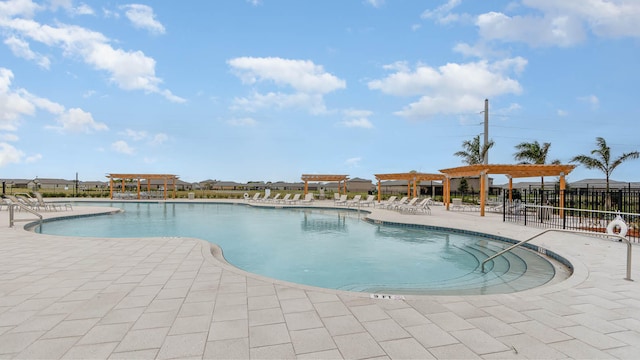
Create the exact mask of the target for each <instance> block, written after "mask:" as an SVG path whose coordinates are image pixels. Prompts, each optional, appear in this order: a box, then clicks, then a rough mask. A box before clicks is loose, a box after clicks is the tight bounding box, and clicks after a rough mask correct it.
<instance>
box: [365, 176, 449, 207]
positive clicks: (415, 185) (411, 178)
mask: <svg viewBox="0 0 640 360" xmlns="http://www.w3.org/2000/svg"><path fill="white" fill-rule="evenodd" d="M375 176H376V179H377V180H378V203H379V202H380V201H382V191H381V190H382V184H381V181H382V180H406V181H407V196H409V195H410V193H411V184H412V183H413V196H414V197H415V196H418V182H420V181H429V180H438V181H442V180H444V179H445V176H444V175H443V174H428V173H419V172H408V173H394V174H376V175H375Z"/></svg>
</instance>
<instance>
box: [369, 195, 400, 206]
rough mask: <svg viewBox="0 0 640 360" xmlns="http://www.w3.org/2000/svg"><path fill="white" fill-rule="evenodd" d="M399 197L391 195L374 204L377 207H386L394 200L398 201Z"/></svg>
mask: <svg viewBox="0 0 640 360" xmlns="http://www.w3.org/2000/svg"><path fill="white" fill-rule="evenodd" d="M397 198H398V197H397V196H395V195H394V196H391V197H390V198H389V199H387V200H386V201H381V202H379V203H377V204H374V205H375V206H376V207H379V208H386V207H387V206H388V205H389V204H391V203H393V202H394V201H396V199H397Z"/></svg>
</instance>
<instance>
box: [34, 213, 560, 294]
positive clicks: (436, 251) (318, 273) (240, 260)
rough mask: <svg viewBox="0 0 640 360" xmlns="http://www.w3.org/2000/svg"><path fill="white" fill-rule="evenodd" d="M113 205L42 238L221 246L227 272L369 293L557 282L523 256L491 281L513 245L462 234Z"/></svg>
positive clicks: (334, 217) (500, 288) (339, 217)
mask: <svg viewBox="0 0 640 360" xmlns="http://www.w3.org/2000/svg"><path fill="white" fill-rule="evenodd" d="M110 204H111V206H114V207H118V208H122V209H124V212H123V213H118V214H114V215H110V216H93V217H85V218H82V219H66V220H59V221H51V222H46V223H45V224H43V226H42V229H41V232H42V233H45V234H51V235H67V236H84V237H115V238H136V237H151V236H159V237H195V238H200V239H204V240H207V241H209V242H211V243H215V244H217V245H219V246H220V247H221V248H222V250H223V252H224V257H225V259H226V260H227V261H228V262H229V263H230V264H232V265H234V266H236V267H238V268H240V269H242V270H245V271H248V272H251V273H255V274H259V275H263V276H267V277H271V278H275V279H280V280H285V281H290V282H294V283H299V284H305V285H311V286H317V287H323V288H330V289H338V290H349V291H361V292H372V293H380V292H387V293H396V294H399V293H403V294H407V293H420V294H478V293H505V292H513V291H520V290H524V289H527V288H532V287H536V286H540V285H542V284H544V283H546V282H548V281H550V280H551V279H552V278H553V276H554V274H555V271H554V266H553V265H552V264H551V263H550V262H549V261H548V260H547V259H545V258H543V257H540V256H538V255H537V254H535V253H533V252H531V251H529V250H526V249H516V251H514V252H513V253H508V254H507V255H506V256H505V257H501V258H498V259H496V260H495V261H492V262H490V263H488V265H489V266H488V268H489V269H490V270H492V271H489V272H487V273H481V272H480V270H479V266H480V262H481V261H482V260H483V259H486V258H487V257H488V256H490V255H491V254H493V253H495V252H497V251H500V250H501V249H503V248H505V247H507V246H508V245H510V244H505V243H502V242H496V241H492V240H491V239H489V238H488V237H483V236H478V235H471V234H463V233H459V232H455V231H444V230H440V231H433V230H431V231H426V230H423V229H412V228H408V227H395V226H383V225H379V224H372V223H369V222H366V221H363V218H364V216H365V214H366V213H363V212H356V211H349V210H333V209H317V208H280V209H275V208H265V207H253V206H246V205H243V204H238V205H234V204H227V203H224V204H222V203H166V202H161V203H149V202H118V203H110ZM83 205H85V203H83ZM96 205H100V206H104V205H105V203H97V204H96ZM132 241H135V239H132ZM534 270H535V271H534Z"/></svg>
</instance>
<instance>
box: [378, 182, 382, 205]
mask: <svg viewBox="0 0 640 360" xmlns="http://www.w3.org/2000/svg"><path fill="white" fill-rule="evenodd" d="M380 201H382V183H381V182H380V179H378V204H380Z"/></svg>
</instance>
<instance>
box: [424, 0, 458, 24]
mask: <svg viewBox="0 0 640 360" xmlns="http://www.w3.org/2000/svg"><path fill="white" fill-rule="evenodd" d="M460 3H462V0H449V1H447V2H446V3H445V4H443V5H441V6H439V7H437V8H435V9H433V10H425V11H424V12H423V13H422V14H421V15H420V17H421V18H423V19H433V20H435V21H436V22H437V23H439V24H443V25H444V24H449V23H452V22H457V21H462V20H464V21H467V20H468V19H470V16H469V15H468V14H457V13H454V12H452V10H453V9H455V8H456V7H458V5H460Z"/></svg>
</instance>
